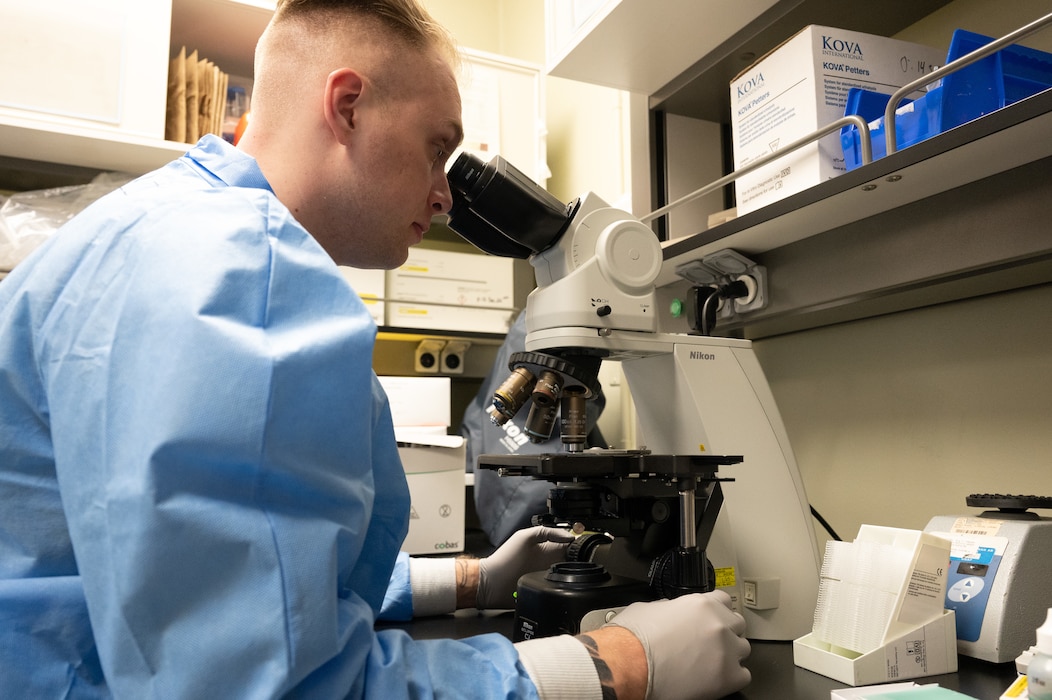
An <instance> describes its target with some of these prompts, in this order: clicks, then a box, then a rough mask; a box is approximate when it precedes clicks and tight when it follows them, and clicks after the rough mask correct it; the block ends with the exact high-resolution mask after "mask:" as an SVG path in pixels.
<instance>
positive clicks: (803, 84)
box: [730, 25, 945, 216]
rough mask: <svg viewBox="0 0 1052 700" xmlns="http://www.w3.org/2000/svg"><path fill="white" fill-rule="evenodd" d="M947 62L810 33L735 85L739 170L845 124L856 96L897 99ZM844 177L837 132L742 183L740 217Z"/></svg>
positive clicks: (916, 47)
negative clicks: (853, 91) (859, 92)
mask: <svg viewBox="0 0 1052 700" xmlns="http://www.w3.org/2000/svg"><path fill="white" fill-rule="evenodd" d="M944 56H945V52H944V51H942V50H939V49H935V48H932V47H929V46H923V45H920V44H913V43H909V42H905V41H899V40H897V39H889V38H887V37H882V36H875V35H872V34H864V33H862V32H853V31H847V30H843V29H834V28H832V27H822V26H818V25H810V26H808V27H805V28H804V29H802V30H801V31H800V32H798V33H797V34H795V35H794V36H792V37H791V38H789V39H788V40H786V41H785V42H783V43H782V44H781V45H779V46H778V47H776V48H775V49H773V50H772V51H771V52H770V53H768V54H767V55H765V56H764V57H762V58H761V59H760V60H759V61H757V62H756V63H755V64H753V65H752V66H751V67H750V68H748V69H747V70H745V71H744V72H742V73H740V74H739V75H738V76H737V77H736V78H735V79H734V80H733V81H731V84H730V101H731V138H732V146H733V149H734V167H735V169H736V170H737V169H740V168H742V167H744V166H746V165H748V164H750V163H752V162H754V161H756V160H758V159H759V158H762V157H764V156H767V155H768V154H770V153H773V152H775V151H777V150H778V149H779V148H782V147H784V146H786V145H788V144H790V143H792V142H794V141H797V140H798V139H801V138H803V137H804V136H807V135H808V134H810V133H812V132H814V131H816V130H818V129H820V128H822V127H825V126H827V125H829V124H831V123H832V122H835V121H836V120H838V119H840V118H841V117H843V116H844V107H845V105H846V103H847V94H848V90H849V89H850V88H853V87H854V88H862V89H867V90H879V91H882V92H893V91H894V90H897V89H898V88H900V87H902V86H903V85H905V84H906V83H909V82H911V81H913V80H915V79H916V78H919V77H921V76H923V75H925V74H926V73H930V72H931V71H933V70H935V69H936V68H938V67H939V66H940V65H941V64H942V62H943V59H944ZM919 94H921V93H917V94H916V95H913V97H916V96H917V95H919ZM843 172H845V166H844V154H843V151H842V149H841V145H840V136H839V134H838V133H836V132H834V133H832V134H829V135H827V136H825V137H823V138H822V139H821V140H820V141H817V142H816V143H814V144H809V145H807V146H803V147H801V148H799V149H797V150H795V151H794V152H793V153H790V154H787V155H786V156H784V157H782V158H778V159H777V160H775V161H773V162H771V163H769V164H767V165H765V166H763V167H761V168H758V169H757V170H755V171H754V172H752V173H749V174H747V175H743V176H742V177H740V178H738V179H737V181H736V183H735V190H736V193H737V207H738V215H739V216H741V215H743V214H747V213H749V212H751V211H755V210H756V209H759V208H761V207H763V206H766V205H768V204H771V203H773V202H776V201H778V200H780V199H782V198H784V197H787V196H789V195H792V194H796V193H798V192H801V191H803V190H805V189H807V188H809V187H811V186H813V185H816V184H818V183H820V182H824V181H826V180H829V179H831V178H833V177H835V176H837V175H839V174H841V173H843Z"/></svg>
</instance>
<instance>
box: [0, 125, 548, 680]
mask: <svg viewBox="0 0 1052 700" xmlns="http://www.w3.org/2000/svg"><path fill="white" fill-rule="evenodd" d="M348 226H353V222H348ZM375 332H376V328H375V325H374V324H373V322H372V321H371V319H370V317H369V314H368V312H367V311H366V310H365V308H364V306H363V305H362V304H361V302H360V301H359V299H358V297H357V296H356V295H355V294H354V292H353V291H352V290H351V289H350V287H349V286H348V285H347V283H346V282H345V281H344V280H343V278H342V277H341V275H340V274H339V271H338V269H337V268H336V266H335V265H334V264H333V262H332V261H331V260H330V259H329V258H328V256H327V255H326V254H325V252H324V251H323V250H322V248H321V247H320V246H319V245H318V243H317V242H316V241H315V240H314V239H313V238H311V236H310V235H309V234H308V233H307V231H306V230H304V229H303V227H302V226H300V225H299V224H298V223H297V222H296V220H295V219H294V218H293V216H292V214H291V213H290V212H289V211H288V209H286V208H285V207H284V206H283V205H282V204H281V203H280V202H279V201H278V200H277V199H276V198H275V196H274V194H273V193H272V191H271V190H270V187H269V186H268V184H267V182H266V180H265V179H264V177H263V174H262V173H261V171H260V170H259V168H258V166H257V164H256V163H255V161H254V160H253V159H252V158H250V157H248V156H247V155H245V154H243V153H241V152H239V151H237V150H235V149H233V148H232V147H230V146H229V145H227V144H225V143H224V142H222V141H221V140H219V139H216V138H214V137H206V138H205V139H203V140H202V141H201V142H200V143H199V144H198V145H197V146H196V147H195V148H193V149H192V150H191V151H190V152H189V153H188V154H187V155H185V156H183V157H182V158H179V159H178V160H176V161H174V162H172V163H170V164H169V165H167V166H165V167H163V168H161V169H159V170H157V171H155V172H153V173H151V174H148V175H146V176H144V177H142V178H139V179H138V180H136V181H134V182H132V183H130V184H128V185H127V186H125V187H123V188H122V189H120V190H117V191H116V192H114V193H112V194H110V195H108V196H106V197H104V198H103V199H101V200H99V201H98V202H96V203H94V204H93V205H92V206H90V207H89V208H88V209H86V210H85V211H84V212H83V213H82V214H80V215H79V216H78V217H76V218H75V219H73V220H72V221H71V222H70V223H69V224H67V225H66V226H65V227H64V228H62V229H61V230H60V231H58V232H57V233H56V234H54V235H53V236H52V237H51V239H50V240H49V241H48V242H47V243H46V244H45V245H44V246H42V247H41V248H40V249H39V250H37V251H36V252H35V253H34V254H33V255H32V256H31V257H30V258H29V259H27V260H26V261H25V262H23V263H22V264H20V265H19V266H18V267H17V268H16V269H15V270H14V272H12V273H11V274H10V275H9V276H8V278H7V279H5V280H4V281H2V282H0V696H3V697H27V698H29V697H32V698H63V697H74V698H82V697H84V698H87V697H111V696H116V697H128V698H136V699H139V698H151V697H163V698H254V699H255V698H270V697H281V696H285V695H290V694H291V695H297V696H300V697H310V698H337V697H345V696H346V697H371V698H384V699H385V700H387V699H390V698H399V697H431V696H447V697H470V696H477V697H483V698H500V697H534V696H535V695H536V690H535V688H534V686H533V684H532V683H531V682H530V680H529V678H528V676H527V674H526V673H525V671H524V670H523V667H522V665H521V663H520V662H519V660H518V656H517V654H516V652H515V649H514V647H513V646H512V645H511V643H510V642H508V641H507V640H506V639H504V638H503V637H501V636H499V635H483V636H480V637H474V638H470V639H466V640H461V641H454V640H435V641H414V640H412V639H410V638H409V637H408V635H406V634H405V633H404V632H403V631H401V630H397V629H385V630H381V631H376V630H374V626H373V625H374V621H375V620H376V618H377V615H378V613H379V611H380V607H381V604H382V602H383V600H384V596H385V591H386V590H387V588H388V583H389V581H390V577H391V573H392V569H393V567H394V564H395V559H396V555H397V552H398V549H399V546H400V544H401V542H402V539H403V537H404V536H405V533H406V529H407V522H408V518H407V516H408V506H409V497H408V489H407V486H406V482H405V477H404V474H403V471H402V467H401V464H400V462H399V459H398V454H397V450H396V445H395V440H394V435H393V429H392V427H391V417H390V409H389V406H388V404H387V399H386V397H385V396H384V394H383V391H382V389H381V388H380V386H379V383H378V382H377V380H376V377H375V375H374V373H373V371H372V364H371V361H372V352H373V341H374V336H375ZM403 580H404V577H403ZM395 597H396V598H397V597H398V596H395ZM402 599H403V600H404V599H405V596H404V595H403V596H402Z"/></svg>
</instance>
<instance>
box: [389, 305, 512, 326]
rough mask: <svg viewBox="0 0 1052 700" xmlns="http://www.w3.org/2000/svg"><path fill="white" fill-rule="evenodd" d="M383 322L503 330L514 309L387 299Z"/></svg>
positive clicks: (509, 322)
mask: <svg viewBox="0 0 1052 700" xmlns="http://www.w3.org/2000/svg"><path fill="white" fill-rule="evenodd" d="M386 311H387V325H388V326H393V327H395V328H422V329H428V330H445V331H462V332H466V333H507V332H508V329H509V328H510V327H511V324H512V322H513V321H514V320H515V315H516V311H515V309H510V308H509V309H488V308H480V307H475V306H441V305H439V304H422V303H417V302H406V301H388V302H387V309H386Z"/></svg>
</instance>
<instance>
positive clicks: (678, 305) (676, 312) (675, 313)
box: [668, 299, 683, 318]
mask: <svg viewBox="0 0 1052 700" xmlns="http://www.w3.org/2000/svg"><path fill="white" fill-rule="evenodd" d="M668 310H669V312H671V313H672V318H679V317H680V316H682V315H683V302H682V301H680V300H679V299H673V300H672V303H671V304H669V305H668Z"/></svg>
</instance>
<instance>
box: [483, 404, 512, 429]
mask: <svg viewBox="0 0 1052 700" xmlns="http://www.w3.org/2000/svg"><path fill="white" fill-rule="evenodd" d="M486 413H487V414H489V422H490V423H492V424H493V425H495V426H497V427H500V426H502V425H504V424H505V423H507V422H508V420H509V419H510V418H511V416H506V415H504V414H503V413H501V412H500V411H498V410H497V409H496V408H495V407H494V406H490V407H489V408H487V409H486Z"/></svg>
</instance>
